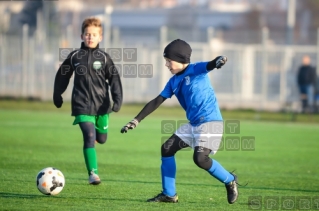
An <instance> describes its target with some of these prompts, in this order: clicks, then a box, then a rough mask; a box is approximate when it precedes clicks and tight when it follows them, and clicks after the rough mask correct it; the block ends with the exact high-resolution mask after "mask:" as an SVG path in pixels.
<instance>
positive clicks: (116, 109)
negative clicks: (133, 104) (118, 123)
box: [112, 103, 121, 112]
mask: <svg viewBox="0 0 319 211" xmlns="http://www.w3.org/2000/svg"><path fill="white" fill-rule="evenodd" d="M120 108H121V107H120V106H118V105H117V104H116V103H114V104H113V107H112V111H114V112H118V111H119V110H120Z"/></svg>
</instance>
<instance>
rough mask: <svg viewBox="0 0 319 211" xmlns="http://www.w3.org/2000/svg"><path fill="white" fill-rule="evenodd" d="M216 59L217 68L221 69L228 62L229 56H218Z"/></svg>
mask: <svg viewBox="0 0 319 211" xmlns="http://www.w3.org/2000/svg"><path fill="white" fill-rule="evenodd" d="M214 60H215V62H216V68H217V69H220V68H221V67H222V66H223V65H224V64H226V62H227V57H226V56H217V57H216V58H215V59H214Z"/></svg>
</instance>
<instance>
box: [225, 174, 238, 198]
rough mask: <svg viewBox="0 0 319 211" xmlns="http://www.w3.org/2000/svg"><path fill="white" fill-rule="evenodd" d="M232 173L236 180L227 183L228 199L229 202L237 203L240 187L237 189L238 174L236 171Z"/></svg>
mask: <svg viewBox="0 0 319 211" xmlns="http://www.w3.org/2000/svg"><path fill="white" fill-rule="evenodd" d="M230 174H231V175H233V176H234V178H235V179H234V180H233V181H231V182H230V183H228V184H225V187H226V190H227V200H228V203H229V204H233V203H235V201H236V200H237V198H238V189H237V184H238V182H237V176H236V175H235V174H234V173H231V172H230Z"/></svg>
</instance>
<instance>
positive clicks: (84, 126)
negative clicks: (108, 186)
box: [79, 122, 101, 185]
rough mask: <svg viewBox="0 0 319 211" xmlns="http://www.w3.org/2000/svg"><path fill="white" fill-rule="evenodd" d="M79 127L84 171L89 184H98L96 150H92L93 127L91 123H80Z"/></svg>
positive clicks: (93, 140) (93, 139)
mask: <svg viewBox="0 0 319 211" xmlns="http://www.w3.org/2000/svg"><path fill="white" fill-rule="evenodd" d="M79 126H80V128H81V131H82V134H83V141H84V144H83V155H84V160H85V165H86V169H87V171H88V175H89V182H90V184H94V185H97V184H99V183H100V182H101V181H100V178H99V177H98V164H97V156H96V150H95V148H94V142H95V136H96V134H95V126H94V124H93V123H92V122H80V123H79Z"/></svg>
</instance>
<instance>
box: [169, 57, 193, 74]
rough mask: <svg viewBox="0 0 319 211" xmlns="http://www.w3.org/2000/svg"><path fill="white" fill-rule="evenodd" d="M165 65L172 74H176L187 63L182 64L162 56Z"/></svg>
mask: <svg viewBox="0 0 319 211" xmlns="http://www.w3.org/2000/svg"><path fill="white" fill-rule="evenodd" d="M164 59H165V66H166V67H167V68H168V69H169V71H171V73H172V74H176V73H179V72H181V71H182V70H184V69H185V67H186V66H187V65H188V64H182V63H179V62H176V61H173V60H171V59H168V58H166V57H164Z"/></svg>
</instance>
